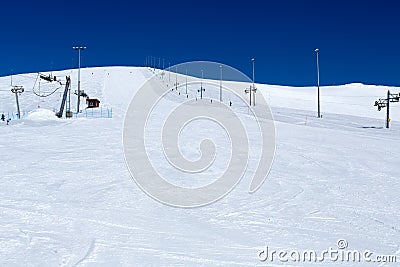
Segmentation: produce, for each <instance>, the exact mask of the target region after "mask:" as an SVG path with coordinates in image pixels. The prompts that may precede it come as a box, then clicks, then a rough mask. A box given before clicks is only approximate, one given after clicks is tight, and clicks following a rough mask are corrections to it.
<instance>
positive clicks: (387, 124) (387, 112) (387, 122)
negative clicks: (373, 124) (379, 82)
mask: <svg viewBox="0 0 400 267" xmlns="http://www.w3.org/2000/svg"><path fill="white" fill-rule="evenodd" d="M389 107H390V90H388V91H387V108H386V128H388V129H389V123H390V114H389Z"/></svg>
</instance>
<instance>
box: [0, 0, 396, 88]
mask: <svg viewBox="0 0 400 267" xmlns="http://www.w3.org/2000/svg"><path fill="white" fill-rule="evenodd" d="M397 2H398V1H395V0H393V1H387V0H381V1H355V0H347V1H346V0H332V1H328V0H326V1H322V0H321V1H312V0H297V1H296V0H280V1H278V0H276V1H269V0H265V1H260V0H259V1H253V0H248V1H239V2H237V3H235V2H234V1H217V0H214V1H209V0H203V1H156V0H153V1H148V0H146V1H145V0H142V1H119V0H114V1H97V2H95V1H59V2H57V1H56V2H55V1H47V0H43V1H39V2H33V1H31V2H26V3H25V2H24V1H19V2H18V1H14V2H13V3H11V1H8V3H2V14H1V16H0V22H1V25H2V27H1V29H2V30H1V32H2V42H0V48H1V49H0V59H1V65H0V66H1V69H0V75H2V76H3V75H8V74H10V73H23V72H36V71H47V70H57V69H66V68H71V67H76V66H77V55H76V52H75V51H73V50H72V46H75V45H86V46H87V47H88V49H87V50H85V51H84V52H83V54H82V57H83V62H82V64H83V66H111V65H124V66H138V65H143V64H144V59H145V57H146V56H150V55H151V56H154V57H160V58H165V62H171V64H172V65H173V64H177V63H181V62H185V61H192V60H211V61H217V62H222V63H224V64H227V65H231V66H233V67H235V68H237V69H239V70H241V71H243V72H244V73H246V74H248V75H249V76H250V75H251V58H252V57H254V58H255V59H256V81H257V82H263V83H269V84H283V85H298V86H304V85H314V84H315V83H316V62H315V61H316V59H315V52H314V50H315V48H317V47H318V48H319V49H320V68H321V84H322V85H332V84H344V83H349V82H362V83H366V84H383V85H400V79H399V77H400V64H399V63H400V49H398V47H400V37H399V36H400V34H399V31H400V27H399V26H400V17H399V12H400V3H397Z"/></svg>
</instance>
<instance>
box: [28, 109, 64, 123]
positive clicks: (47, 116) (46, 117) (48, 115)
mask: <svg viewBox="0 0 400 267" xmlns="http://www.w3.org/2000/svg"><path fill="white" fill-rule="evenodd" d="M25 119H26V120H30V121H58V120H59V118H57V117H56V115H55V113H54V112H53V111H51V110H48V109H43V108H38V109H35V110H33V111H31V112H29V114H28V116H27V117H26V118H25Z"/></svg>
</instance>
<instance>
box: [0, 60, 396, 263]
mask: <svg viewBox="0 0 400 267" xmlns="http://www.w3.org/2000/svg"><path fill="white" fill-rule="evenodd" d="M157 72H158V70H156V73H157ZM53 75H56V76H57V77H59V78H60V79H65V76H67V75H68V76H71V79H72V90H76V88H77V79H76V77H77V70H65V71H60V72H54V73H53ZM152 75H155V74H154V73H153V72H152V71H150V70H149V69H147V68H135V67H104V68H86V69H83V70H82V83H81V85H82V89H84V90H85V92H86V93H87V94H88V95H89V96H90V97H95V98H98V99H100V101H101V105H102V107H104V108H113V117H112V118H73V119H58V118H56V117H55V115H54V114H55V111H58V110H59V106H60V103H61V96H62V92H63V89H64V88H63V87H62V86H60V85H57V84H48V83H46V82H44V81H42V84H41V85H40V89H39V84H38V82H36V83H35V81H36V78H37V74H21V75H16V76H14V77H13V84H14V85H23V86H24V88H25V92H24V93H22V94H21V95H20V96H19V100H20V106H21V109H22V110H26V111H27V112H31V113H29V115H27V116H26V117H24V118H22V119H21V120H12V121H11V123H10V125H8V126H7V125H6V123H5V122H2V121H0V136H1V138H0V156H1V162H0V182H1V190H0V265H1V266H274V265H280V266H281V265H282V263H281V262H279V261H277V260H275V261H274V262H270V261H266V262H261V261H260V260H259V259H258V252H259V251H260V250H261V249H263V248H265V246H268V247H269V248H270V249H275V250H278V251H279V250H280V249H285V250H288V251H290V250H299V251H302V250H315V251H317V252H321V251H323V250H326V249H328V248H329V247H334V248H337V245H336V243H337V241H338V240H339V239H345V240H346V241H347V242H348V248H349V249H352V250H360V251H363V250H369V251H372V252H374V253H375V254H382V255H397V256H398V257H399V260H400V243H399V241H400V212H399V207H400V197H399V192H400V171H399V167H400V164H399V163H400V161H399V158H400V123H399V121H400V104H398V103H393V104H392V106H391V114H392V116H391V119H392V120H391V128H390V129H386V128H385V127H384V126H385V111H381V112H378V111H377V110H376V107H374V106H373V104H374V102H375V101H376V100H377V99H378V98H384V97H385V95H386V92H387V90H388V89H391V90H392V92H393V93H399V92H400V89H399V88H389V87H385V86H373V85H362V84H349V85H342V86H327V87H322V88H321V108H322V114H323V118H322V119H318V118H316V111H315V110H316V88H315V87H287V86H271V85H262V84H259V85H257V87H258V89H259V90H258V92H257V94H260V93H262V94H263V95H264V97H265V99H266V100H267V102H268V103H269V105H270V106H271V109H272V112H273V115H274V118H275V127H276V155H275V160H274V163H273V165H272V169H271V172H270V174H269V176H268V178H267V180H266V182H265V183H264V184H263V185H262V186H261V188H260V189H259V190H258V191H257V192H256V193H254V194H249V193H248V186H249V184H250V179H249V178H248V177H247V176H245V177H244V178H243V180H242V181H241V182H240V183H239V184H238V186H237V187H236V188H235V189H234V190H233V191H232V192H231V193H230V194H228V195H227V196H226V197H225V198H223V199H222V200H220V201H218V202H216V203H213V204H211V205H207V206H204V207H201V208H195V209H181V208H173V207H170V206H166V205H163V204H161V203H159V202H157V201H155V200H154V199H152V198H150V197H149V196H148V195H146V194H145V193H144V192H143V191H141V190H140V188H139V187H138V186H137V185H136V183H135V182H134V181H133V179H132V178H131V176H130V173H129V171H128V169H127V166H126V163H125V159H124V153H123V146H122V129H123V120H124V116H125V111H126V109H127V107H128V104H129V102H130V100H131V99H132V97H133V96H134V94H135V92H136V91H137V90H138V88H139V87H140V86H141V85H142V84H143V83H144V82H146V80H148V79H149V78H150V77H152ZM172 83H173V82H171V84H172ZM171 84H170V86H171ZM0 88H1V90H0V113H3V112H4V113H6V114H7V113H8V112H15V110H16V106H15V95H14V94H12V93H11V92H10V90H9V88H10V77H2V78H0ZM57 88H58V89H57ZM243 89H244V88H243ZM54 90H55V93H53V94H51V93H52V92H53V91H54ZM34 92H36V93H37V94H39V95H45V94H49V96H47V97H38V96H37V95H35V94H34ZM207 93H208V91H206V94H207ZM240 93H242V91H241V92H240ZM191 94H192V95H191V97H193V96H194V94H195V93H191ZM210 94H211V92H210ZM176 97H179V96H178V95H176ZM172 101H173V98H172ZM82 102H83V103H82V104H83V105H85V103H84V101H82ZM235 105H236V103H233V106H235ZM38 107H40V108H38ZM75 107H76V96H75V95H73V94H71V109H72V110H75ZM193 127H195V129H193V130H192V132H193V133H201V134H204V135H207V134H211V135H212V134H214V135H216V132H215V131H213V130H215V129H212V127H210V130H209V131H207V127H205V126H204V125H201V124H199V125H197V126H196V125H194V126H193ZM196 127H197V129H196ZM183 135H186V136H187V138H189V139H190V138H192V137H191V135H190V131H189V132H188V131H186V132H183ZM221 136H222V135H221ZM150 145H151V142H150ZM228 145H229V144H228ZM182 147H183V148H182V150H185V146H184V145H182ZM186 152H188V153H189V154H190V153H192V154H190V155H191V156H193V158H196V150H195V149H194V150H193V151H192V150H190V148H186ZM190 155H189V156H190ZM197 156H198V155H197ZM161 168H162V166H161ZM221 168H222V167H221ZM219 170H220V169H219ZM210 177H213V173H210ZM207 182H208V181H201V182H200V184H204V183H207ZM340 263H342V264H343V265H344V266H350V265H352V266H354V265H355V266H365V264H366V263H365V262H364V263H362V262H361V263H354V262H351V263H346V262H344V263H343V262H340ZM340 263H337V262H336V263H335V262H330V261H326V262H322V263H319V264H320V265H323V266H326V265H332V266H333V265H338V264H340ZM283 264H284V265H286V266H301V265H305V263H304V262H300V263H299V262H293V261H290V260H289V261H288V262H286V263H283ZM313 264H317V263H313ZM370 265H371V266H376V265H378V264H376V263H370ZM381 266H395V264H393V263H387V264H386V265H385V264H381Z"/></svg>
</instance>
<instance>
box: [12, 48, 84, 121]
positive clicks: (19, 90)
mask: <svg viewBox="0 0 400 267" xmlns="http://www.w3.org/2000/svg"><path fill="white" fill-rule="evenodd" d="M72 49H74V50H76V51H78V92H77V95H78V103H77V113H79V106H80V99H81V96H84V95H85V94H84V92H83V91H81V51H82V50H85V49H86V46H74V47H72ZM39 77H40V78H41V79H44V80H46V81H49V82H53V81H56V79H55V77H54V79H53V77H51V76H45V75H43V74H40V75H39ZM70 85H71V78H70V77H69V76H67V77H66V84H65V89H64V94H63V98H62V101H61V106H60V110H59V111H58V112H57V113H56V116H57V117H59V118H61V117H62V115H63V113H64V107H65V103H66V101H67V95H68V91H69V88H70ZM11 87H12V88H11V92H12V93H13V94H15V101H16V103H17V112H18V113H17V118H18V119H20V118H21V110H20V107H19V99H18V95H20V94H22V93H23V92H24V87H23V86H17V85H16V86H13V85H12V76H11ZM70 97H71V96H70ZM70 102H71V100H70V99H69V101H68V104H70ZM66 117H67V118H70V117H72V112H71V110H70V105H68V106H67V110H66Z"/></svg>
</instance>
